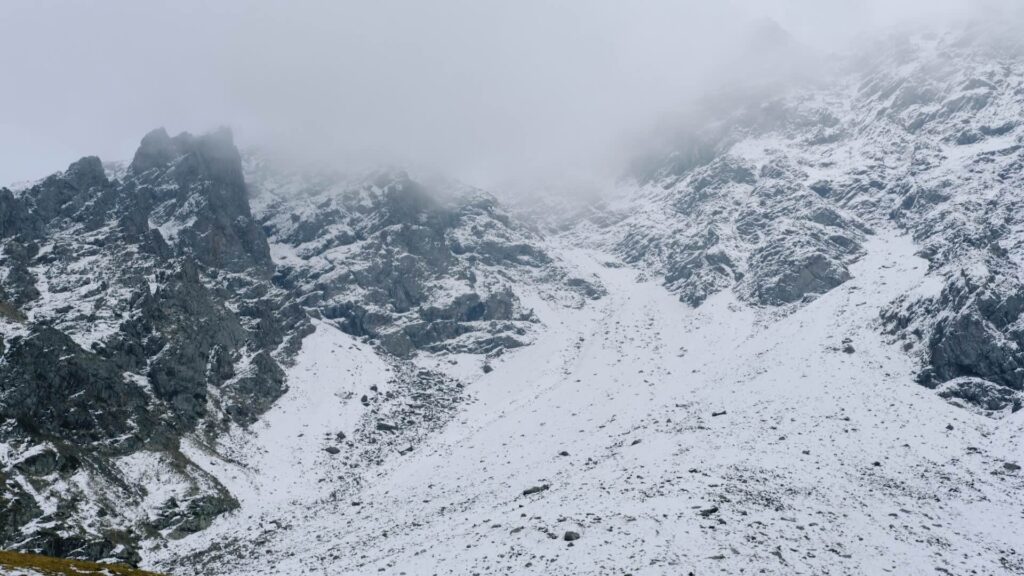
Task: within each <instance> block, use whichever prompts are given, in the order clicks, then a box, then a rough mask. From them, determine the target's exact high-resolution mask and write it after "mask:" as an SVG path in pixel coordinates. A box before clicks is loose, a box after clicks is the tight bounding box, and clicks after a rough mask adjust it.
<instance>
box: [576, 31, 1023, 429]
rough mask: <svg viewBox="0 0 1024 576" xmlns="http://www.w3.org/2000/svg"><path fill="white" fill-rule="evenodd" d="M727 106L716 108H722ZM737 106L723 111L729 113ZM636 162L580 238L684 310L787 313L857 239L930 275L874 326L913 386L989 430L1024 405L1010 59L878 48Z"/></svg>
mask: <svg viewBox="0 0 1024 576" xmlns="http://www.w3.org/2000/svg"><path fill="white" fill-rule="evenodd" d="M725 101H729V99H725ZM734 103H735V102H734ZM723 108H724V106H723V105H721V104H718V105H716V106H715V107H714V108H709V109H710V112H709V115H708V118H711V120H709V121H706V122H703V123H701V124H699V125H696V126H695V127H694V128H693V129H691V130H687V131H684V132H683V133H682V134H681V136H679V137H678V138H677V139H676V140H675V141H674V142H672V144H671V146H669V147H668V148H667V151H666V152H664V153H660V154H657V155H652V156H651V157H647V158H644V159H643V161H642V162H638V163H637V168H636V171H635V172H634V174H633V175H631V176H630V177H629V178H627V180H626V181H625V182H624V184H623V188H624V190H625V194H624V197H622V198H616V199H614V200H612V201H608V202H606V203H605V204H604V205H603V207H602V209H601V210H600V211H598V212H597V213H596V214H591V215H590V216H589V217H588V218H587V219H586V220H585V221H584V222H582V223H581V224H579V225H578V226H577V228H576V230H575V231H574V232H573V234H574V235H575V236H576V237H577V238H578V241H581V242H587V243H597V244H600V245H604V246H606V247H608V248H609V249H610V250H612V251H614V252H615V253H617V254H619V255H621V256H622V258H623V259H624V260H625V261H626V262H628V263H632V264H635V265H638V266H640V267H641V268H643V269H644V270H647V271H648V272H649V273H650V274H654V275H656V276H660V277H662V278H664V282H665V285H666V286H667V287H668V288H669V289H670V290H672V291H673V292H675V293H676V294H678V295H679V297H680V299H681V300H682V301H684V302H686V303H689V304H691V305H699V304H700V303H702V302H703V301H704V300H706V299H707V298H708V297H709V296H710V295H712V294H715V293H717V292H720V291H722V290H733V291H735V293H736V294H737V295H738V296H740V297H741V298H742V299H743V300H745V301H747V302H750V303H754V304H756V305H759V306H765V307H768V308H769V309H771V308H772V307H775V309H776V310H777V311H778V312H779V313H781V314H786V313H789V312H790V311H792V309H793V307H794V306H800V305H802V303H805V302H806V301H808V300H812V299H814V298H816V297H817V296H818V295H820V294H822V293H824V292H827V291H828V290H830V289H833V288H835V287H836V286H838V285H840V284H842V283H844V282H845V281H847V280H848V279H849V277H850V274H849V265H850V264H851V263H852V262H854V261H856V260H857V259H858V258H860V257H861V255H862V253H863V250H862V245H863V243H864V241H865V239H866V238H867V237H868V236H870V235H872V234H873V233H874V232H876V231H878V230H879V229H886V230H888V229H896V230H900V231H903V232H905V233H908V234H911V235H912V236H913V238H914V240H915V241H916V242H917V243H918V245H919V246H920V253H921V255H922V256H923V257H925V258H927V259H928V261H929V263H930V270H929V273H928V276H927V279H926V281H925V282H924V283H923V284H922V286H921V288H920V289H919V290H915V291H914V292H912V293H908V294H905V295H903V296H901V297H899V298H898V299H897V300H896V301H894V302H892V303H891V305H889V306H888V307H887V308H886V309H885V311H884V312H883V314H882V318H883V319H884V324H885V329H886V331H887V332H888V333H889V334H890V335H891V336H893V337H895V338H898V339H899V340H901V341H902V342H903V343H904V346H905V348H906V350H907V351H908V352H909V353H911V354H912V355H914V356H915V357H916V358H917V360H918V362H919V364H920V373H919V380H920V382H921V383H922V384H924V385H926V386H928V387H931V388H936V389H938V391H939V393H940V394H941V395H942V396H943V397H946V398H948V399H949V400H950V401H953V402H957V403H961V404H962V405H964V406H967V407H970V408H972V409H978V410H981V411H983V412H985V413H989V414H991V415H994V416H998V415H1000V414H1004V413H1006V412H1007V411H1015V410H1018V409H1019V408H1020V407H1021V401H1022V394H1021V393H1022V391H1024V354H1022V352H1021V349H1022V348H1021V347H1022V345H1024V340H1022V338H1024V332H1022V329H1021V326H1022V325H1024V324H1022V316H1021V314H1022V312H1024V308H1022V303H1024V292H1022V289H1024V284H1022V275H1021V269H1020V266H1021V262H1022V256H1024V246H1022V239H1024V222H1022V221H1021V217H1020V214H1021V211H1020V206H1021V198H1022V196H1021V190H1024V127H1022V125H1021V124H1022V122H1021V118H1022V117H1024V49H1022V46H1021V42H1020V40H1019V38H1018V37H1017V36H1015V35H1013V34H1012V33H1005V34H994V33H991V30H986V31H981V30H975V29H967V30H966V31H960V32H956V33H944V34H917V35H913V36H910V37H907V38H899V39H892V40H890V41H888V42H883V43H880V44H879V46H878V47H877V48H876V49H875V50H874V51H872V52H870V53H867V54H858V55H857V56H856V57H847V58H844V59H841V60H840V63H839V64H838V65H837V70H835V71H834V74H833V75H832V76H831V77H829V78H827V79H825V80H822V81H821V82H819V83H818V84H817V85H814V86H811V87H807V88H802V89H799V90H794V91H791V92H790V93H788V94H785V95H783V96H776V97H773V98H769V99H766V100H763V101H757V102H756V103H750V102H749V101H747V102H742V101H741V103H740V104H736V105H735V106H733V107H732V108H729V111H728V112H727V113H726V112H722V109H723Z"/></svg>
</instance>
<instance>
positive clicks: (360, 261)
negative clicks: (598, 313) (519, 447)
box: [249, 158, 601, 357]
mask: <svg viewBox="0 0 1024 576" xmlns="http://www.w3.org/2000/svg"><path fill="white" fill-rule="evenodd" d="M269 166H270V164H269V162H268V161H267V160H266V159H262V158H253V159H251V162H250V163H249V173H250V176H249V180H250V182H251V183H252V185H253V186H254V188H255V189H256V194H255V199H254V204H255V206H256V208H255V213H256V215H257V218H258V219H259V221H260V222H261V224H262V226H263V229H264V230H265V231H266V233H267V235H268V237H269V238H270V242H271V246H272V250H273V251H274V252H275V253H277V254H280V255H281V258H280V262H279V272H278V278H277V281H278V282H281V283H283V284H285V285H287V286H290V287H295V289H297V290H298V291H299V292H301V293H302V294H304V300H303V305H304V306H306V307H308V308H309V309H311V310H315V313H316V314H317V315H319V316H321V317H323V318H325V319H327V320H329V321H330V322H332V323H333V324H334V325H336V326H338V327H339V328H340V329H342V330H343V331H345V332H347V333H349V334H352V335H355V336H362V337H367V338H370V339H372V340H374V341H375V342H377V343H378V344H379V345H380V346H381V347H382V348H383V350H385V351H386V352H387V353H389V354H393V355H396V356H399V357H408V356H410V355H413V354H415V353H416V352H417V351H419V350H427V351H463V352H472V353H492V354H493V353H500V352H501V351H502V350H505V349H509V348H514V347H518V346H522V345H523V344H525V343H527V342H528V341H529V337H528V334H529V332H530V331H531V329H532V327H533V325H534V324H535V322H536V319H535V318H534V317H533V314H532V312H531V311H530V310H529V309H527V308H525V307H524V306H523V305H522V304H521V301H520V298H519V296H518V291H519V290H520V289H521V287H522V286H524V285H539V286H541V287H542V290H548V291H551V292H552V293H558V297H559V298H563V299H566V301H567V302H568V303H569V304H570V305H581V303H582V302H584V301H585V300H587V299H591V298H597V297H600V295H601V290H600V288H598V287H595V286H592V285H590V284H589V283H588V282H587V281H585V280H583V279H580V278H572V277H571V276H570V275H569V274H568V273H567V272H566V271H565V270H563V269H561V268H560V267H559V265H558V264H557V263H556V262H554V261H553V260H552V258H551V257H549V256H548V255H547V254H546V253H545V252H544V250H543V248H542V247H541V242H540V240H541V239H540V237H539V236H537V235H536V234H535V233H534V232H532V231H530V230H529V229H528V228H526V227H525V226H523V225H522V224H519V223H518V222H516V221H515V220H514V219H513V218H512V217H511V216H510V215H509V214H508V213H507V212H505V211H504V210H503V209H502V208H501V206H500V205H499V204H498V202H497V200H495V198H494V197H492V196H491V195H489V194H487V193H486V192H483V191H481V190H477V189H474V188H470V187H467V186H464V185H461V184H458V183H454V182H451V181H428V182H427V183H425V182H421V181H417V180H414V179H413V178H411V177H410V176H409V175H408V174H407V173H404V172H399V171H385V172H377V173H372V174H368V175H361V176H355V177H353V176H340V175H336V174H321V175H318V176H316V177H314V178H310V177H309V176H308V175H302V174H289V173H282V172H280V171H275V170H272V169H271V168H270V167H269Z"/></svg>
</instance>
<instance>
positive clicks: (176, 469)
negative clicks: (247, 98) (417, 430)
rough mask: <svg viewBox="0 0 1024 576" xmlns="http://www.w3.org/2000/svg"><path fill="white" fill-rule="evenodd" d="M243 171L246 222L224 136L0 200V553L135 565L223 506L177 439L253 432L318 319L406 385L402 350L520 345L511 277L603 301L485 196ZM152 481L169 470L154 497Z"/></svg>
mask: <svg viewBox="0 0 1024 576" xmlns="http://www.w3.org/2000/svg"><path fill="white" fill-rule="evenodd" d="M250 176H252V178H253V180H254V181H255V182H256V184H257V187H258V190H257V194H256V198H257V201H256V208H257V209H256V210H254V209H253V208H252V207H251V205H250V190H249V187H250V183H248V182H247V181H246V174H245V171H244V170H243V162H242V156H241V155H240V153H239V152H238V150H237V149H236V148H235V146H234V144H233V142H232V136H231V133H230V132H229V131H227V130H220V131H217V132H214V133H211V134H205V135H201V136H193V135H191V134H187V133H186V134H179V135H177V136H173V137H172V136H170V135H168V134H167V132H166V131H164V130H163V129H158V130H154V131H152V132H150V133H149V134H147V135H146V136H145V137H144V138H143V139H142V142H141V144H140V146H139V148H138V151H137V152H136V154H135V157H134V159H133V160H132V162H131V163H130V164H129V165H128V166H127V167H122V168H118V169H115V170H114V171H113V172H112V173H110V174H108V173H107V171H106V169H105V168H104V166H103V164H102V163H101V162H100V160H99V159H98V158H96V157H86V158H83V159H81V160H79V161H78V162H75V163H73V164H72V165H71V166H69V167H68V169H67V170H66V171H64V172H62V173H57V174H54V175H52V176H50V177H48V178H46V179H44V180H42V181H40V182H39V183H37V184H35V185H34V186H31V187H29V188H27V189H25V190H22V191H19V192H17V193H15V192H12V191H10V190H7V189H2V190H0V419H2V421H3V423H4V424H3V426H0V442H4V443H5V444H6V445H7V446H8V447H9V448H10V458H11V464H10V466H8V467H0V486H2V490H0V505H2V506H3V510H5V513H4V514H3V521H2V522H0V546H3V547H12V546H19V547H22V548H24V549H31V550H37V551H42V552H46V553H50V554H55V555H60V556H77V557H84V558H90V559H102V558H112V557H115V556H116V557H117V558H119V559H121V560H124V561H129V562H133V561H137V560H138V555H137V553H136V547H137V545H138V543H139V541H140V540H141V539H144V538H153V537H157V538H164V537H168V538H176V537H181V536H184V535H187V534H189V533H192V532H196V531H199V530H202V529H204V528H205V527H206V526H208V525H209V524H210V523H211V522H212V521H213V519H214V518H215V517H216V516H217V515H219V514H222V513H224V512H226V511H229V510H232V509H234V508H236V507H237V505H238V503H237V501H236V500H235V499H234V497H233V496H232V495H231V494H229V493H228V491H227V490H226V489H225V488H224V487H223V486H222V485H220V484H219V483H218V481H217V480H216V479H215V478H213V477H212V476H211V475H210V474H208V473H207V472H206V471H204V470H203V469H202V468H200V467H199V466H197V465H195V464H194V463H193V462H191V461H190V460H189V459H188V458H187V457H186V456H185V455H184V454H183V453H182V451H181V450H180V444H181V441H182V439H183V438H186V437H187V438H190V439H192V440H196V441H200V442H214V441H215V440H216V439H217V438H218V437H219V436H220V435H221V434H222V433H223V432H225V431H226V430H229V429H231V428H232V427H246V426H248V425H250V424H252V423H253V422H255V421H256V420H257V419H258V418H259V417H260V416H261V415H262V414H263V413H264V412H265V411H266V410H267V409H268V408H270V406H271V405H272V404H273V403H274V402H275V401H276V400H277V399H278V398H279V397H281V396H282V395H283V394H285V393H286V391H287V381H286V368H287V367H288V366H289V364H290V363H291V361H292V358H293V356H294V355H295V353H296V352H297V351H298V350H299V348H300V346H301V344H302V340H303V338H304V337H305V336H306V335H308V334H309V333H310V332H312V319H314V318H315V319H320V320H324V321H327V322H328V323H330V324H333V325H334V326H335V327H337V328H338V329H340V330H343V331H345V332H348V333H349V334H352V335H354V336H359V337H366V338H369V339H371V340H373V341H374V342H376V343H377V345H378V348H379V350H380V353H381V354H382V355H383V356H385V357H386V358H388V360H387V361H388V362H391V363H393V364H395V365H396V366H400V367H401V371H402V373H409V374H419V372H416V371H414V370H412V369H411V368H408V367H406V366H405V365H404V364H403V362H406V361H405V360H403V359H406V358H409V357H411V356H414V355H415V354H416V353H417V352H419V351H448V350H453V351H465V352H472V353H486V354H492V355H496V354H500V353H501V352H502V351H504V350H506V349H509V348H514V347H517V346H522V345H524V344H526V343H528V342H529V333H530V331H531V329H532V328H533V327H534V325H535V323H536V319H535V318H534V316H533V314H532V311H531V310H529V309H528V308H526V307H524V306H523V305H522V303H521V300H520V298H519V295H518V294H517V292H516V289H514V288H515V287H517V286H523V285H524V284H523V283H524V282H526V283H529V284H530V285H531V286H535V287H536V288H537V289H538V291H540V292H543V293H545V294H547V295H548V297H550V298H557V299H560V301H562V302H564V303H565V304H567V305H577V306H578V305H582V303H583V302H585V301H586V300H587V299H590V298H597V297H600V295H601V289H600V287H599V286H594V285H591V284H590V283H588V282H587V281H586V280H583V279H580V278H572V277H571V276H570V275H569V274H568V273H567V272H566V271H564V270H563V269H561V268H560V267H559V266H558V265H557V263H555V262H554V261H553V260H552V258H550V257H549V256H548V255H547V254H546V253H545V252H544V250H543V249H542V248H541V243H540V238H539V237H538V236H537V235H536V234H534V233H533V232H530V231H529V230H528V229H527V228H525V227H524V226H522V225H520V224H518V223H517V222H515V221H514V220H513V219H512V218H511V217H510V216H509V215H508V214H507V213H505V212H504V211H503V210H502V208H501V207H500V206H499V205H498V203H497V201H496V200H495V199H494V198H493V197H490V196H489V195H487V194H486V193H484V192H482V191H479V190H474V189H470V188H467V187H464V186H461V185H457V184H453V183H445V184H443V185H434V186H428V185H426V184H423V183H420V182H417V181H415V180H413V179H412V178H410V177H408V175H406V174H404V173H400V172H380V173H376V174H372V175H369V176H367V177H364V178H362V179H361V180H359V181H357V182H354V183H353V182H350V181H348V180H345V181H343V180H340V179H334V180H332V179H330V178H322V177H321V176H317V177H316V178H319V180H318V182H317V183H315V184H306V183H305V182H306V181H305V180H301V181H302V182H303V185H301V186H298V187H297V188H296V187H295V184H296V183H297V182H299V180H296V179H295V178H297V177H296V176H295V175H292V174H287V173H284V172H281V171H276V170H275V169H273V168H270V167H268V166H262V168H261V169H260V170H256V171H254V172H252V173H251V174H250ZM409 380H410V381H411V380H417V382H419V383H420V384H422V385H423V386H426V387H428V388H429V387H431V386H434V387H439V388H438V390H440V387H441V385H440V384H436V383H435V381H434V380H431V379H429V378H426V377H425V376H422V375H419V376H410V377H409ZM445 386H447V384H445ZM429 392H431V393H434V392H437V391H429ZM417 393H422V392H417ZM450 396H451V398H452V399H451V400H450V403H454V402H456V399H457V398H458V397H459V395H458V394H456V393H455V392H453V393H452V394H450ZM439 397H440V396H439ZM446 397H447V396H446ZM452 408H453V406H441V407H438V410H440V411H441V412H445V413H446V411H450V410H451V409H452ZM410 434H412V432H410ZM154 470H157V471H159V472H160V474H161V477H162V478H167V479H172V480H173V482H172V484H173V488H172V489H170V493H172V496H171V497H169V498H168V499H167V500H166V501H163V502H155V503H154V502H152V501H151V499H152V496H151V495H150V494H149V493H148V490H147V487H146V486H147V483H149V482H152V478H150V477H149V476H148V474H150V473H151V471H154ZM21 486H31V487H32V490H30V491H25V490H23V489H21V488H19V487H21ZM58 487H59V489H58ZM44 510H57V513H56V514H48V515H45V516H44V512H43V511H44ZM98 510H102V514H100V513H99V512H98Z"/></svg>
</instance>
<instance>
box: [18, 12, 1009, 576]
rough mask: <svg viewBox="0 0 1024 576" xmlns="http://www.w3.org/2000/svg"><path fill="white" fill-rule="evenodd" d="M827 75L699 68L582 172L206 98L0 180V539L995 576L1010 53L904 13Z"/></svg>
mask: <svg viewBox="0 0 1024 576" xmlns="http://www.w3.org/2000/svg"><path fill="white" fill-rule="evenodd" d="M833 72H834V74H833V75H832V76H830V77H827V78H822V79H820V80H819V81H818V82H816V83H815V84H813V85H811V84H806V85H802V86H801V87H799V88H794V89H792V90H789V91H788V92H786V93H785V94H781V95H778V96H776V97H771V98H765V99H758V100H757V101H755V102H751V101H750V99H749V98H747V99H743V98H739V99H735V100H728V105H722V102H719V103H718V104H719V105H718V106H716V107H715V108H714V109H713V110H710V111H709V112H708V114H707V115H706V116H705V117H702V118H701V121H700V122H697V123H694V124H693V125H691V126H690V127H689V128H688V129H687V130H685V131H684V132H682V133H680V134H679V136H678V138H676V139H675V140H674V141H672V142H671V143H669V145H668V146H667V149H666V150H664V151H662V153H660V154H654V155H652V156H651V157H646V158H643V159H641V160H640V161H638V162H637V164H636V166H637V167H638V168H636V169H635V170H634V173H631V174H629V175H627V176H626V177H625V178H624V179H623V180H622V182H620V189H619V190H618V192H617V195H616V196H614V197H611V198H608V199H606V201H604V202H595V203H593V204H589V203H585V204H586V205H583V206H581V205H580V204H579V203H576V204H574V203H573V202H572V201H571V199H565V198H552V199H551V201H550V204H546V203H545V201H544V199H543V196H544V194H540V195H539V196H540V197H541V198H539V199H538V203H537V204H535V205H533V206H529V207H527V208H528V209H527V210H525V211H522V212H521V211H516V210H506V209H505V208H504V207H503V206H502V204H501V203H500V202H499V201H498V200H496V199H495V197H494V196H492V195H491V194H489V193H487V192H485V191H482V190H478V189H475V188H471V187H468V186H464V185H461V184H458V183H454V182H451V181H448V180H444V179H440V178H433V177H423V176H411V175H409V174H408V173H406V172H402V171H399V170H381V171H377V172H372V173H358V174H356V173H335V172H325V171H319V170H289V169H286V168H285V167H283V165H279V164H275V163H274V162H272V161H270V160H268V159H267V158H264V157H261V156H260V155H259V154H247V155H245V156H243V155H241V154H239V152H238V151H237V150H236V149H235V147H234V145H233V143H232V141H231V138H230V134H229V133H227V132H223V131H222V132H217V133H214V134H210V135H206V136H199V137H194V136H190V135H188V134H183V135H179V136H176V137H173V138H172V137H170V136H169V135H167V134H166V133H165V132H163V131H162V130H158V131H154V132H153V133H150V134H149V135H147V136H146V137H145V138H144V139H143V141H142V145H141V146H140V148H139V151H138V152H137V153H136V155H135V158H134V160H133V161H132V162H131V164H129V165H127V166H124V167H117V168H112V167H109V166H108V167H107V169H104V166H103V165H102V164H101V163H100V161H99V160H98V159H96V158H85V159H82V160H81V161H79V162H76V163H75V164H73V165H72V166H70V167H69V168H68V170H67V171H65V172H63V173H58V174H55V175H53V176H51V177H49V178H47V179H45V180H43V181H41V182H38V183H36V184H34V185H30V186H28V187H26V188H24V189H19V190H16V191H11V190H6V189H2V190H0V249H2V252H0V416H2V417H3V423H2V426H0V486H2V491H0V514H2V515H0V519H2V521H0V544H2V545H4V546H5V547H11V548H18V549H22V550H34V551H41V552H45V553H47V554H51V555H57V556H69V557H80V558H93V559H110V558H119V559H122V560H124V561H127V562H141V563H142V564H143V565H144V566H147V567H151V568H153V569H156V570H161V571H165V572H168V573H173V574H178V575H185V574H196V575H199V574H203V575H207V574H267V575H271V574H289V575H291V574H300V573H308V572H312V573H325V574H353V575H355V574H359V575H362V574H368V573H397V574H497V573H508V574H533V573H543V574H634V575H639V574H677V573H678V574H687V573H693V574H700V573H706V572H710V571H720V572H723V573H730V574H732V573H745V572H747V571H750V572H755V573H770V574H824V573H833V574H834V573H839V574H877V573H893V574H934V573H947V574H1024V557H1022V554H1024V539H1022V537H1021V534H1024V508H1022V504H1021V503H1022V502H1024V474H1022V473H1021V465H1022V464H1024V446H1022V445H1021V442H1022V440H1021V438H1024V435H1022V433H1024V411H1021V410H1020V408H1021V406H1022V403H1024V353H1022V352H1021V350H1022V347H1024V328H1022V327H1024V318H1022V313H1024V275H1022V274H1021V270H1020V268H1019V267H1020V265H1021V262H1024V257H1022V255H1024V252H1022V250H1024V244H1022V242H1021V238H1024V222H1022V221H1021V219H1020V216H1019V214H1020V213H1021V211H1020V209H1019V208H1020V199H1021V194H1022V192H1021V191H1022V190H1024V127H1022V126H1021V120H1020V119H1021V118H1024V49H1022V46H1021V42H1020V40H1019V38H1017V37H1016V36H1014V35H1012V34H1009V35H1007V34H999V33H991V34H980V33H979V32H978V31H977V30H967V31H965V32H964V31H961V32H957V33H955V34H954V33H949V34H938V35H936V34H920V35H914V36H911V37H909V38H901V39H899V40H894V41H891V42H887V43H886V42H880V43H878V45H877V47H876V49H875V50H872V51H870V52H868V53H864V54H859V55H856V56H853V57H845V58H839V59H837V61H836V69H835V70H834V71H833ZM640 167H642V169H641V168H640ZM530 214H533V215H540V217H539V218H537V219H536V220H531V218H530V216H529V215H530ZM538 230H545V231H547V232H548V234H547V235H545V234H542V233H541V232H538Z"/></svg>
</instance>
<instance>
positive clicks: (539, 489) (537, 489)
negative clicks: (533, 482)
mask: <svg viewBox="0 0 1024 576" xmlns="http://www.w3.org/2000/svg"><path fill="white" fill-rule="evenodd" d="M550 487H551V486H549V485H548V484H541V485H540V486H531V487H529V488H527V489H526V490H523V496H529V495H530V494H537V493H538V492H543V491H545V490H547V489H548V488H550Z"/></svg>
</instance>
